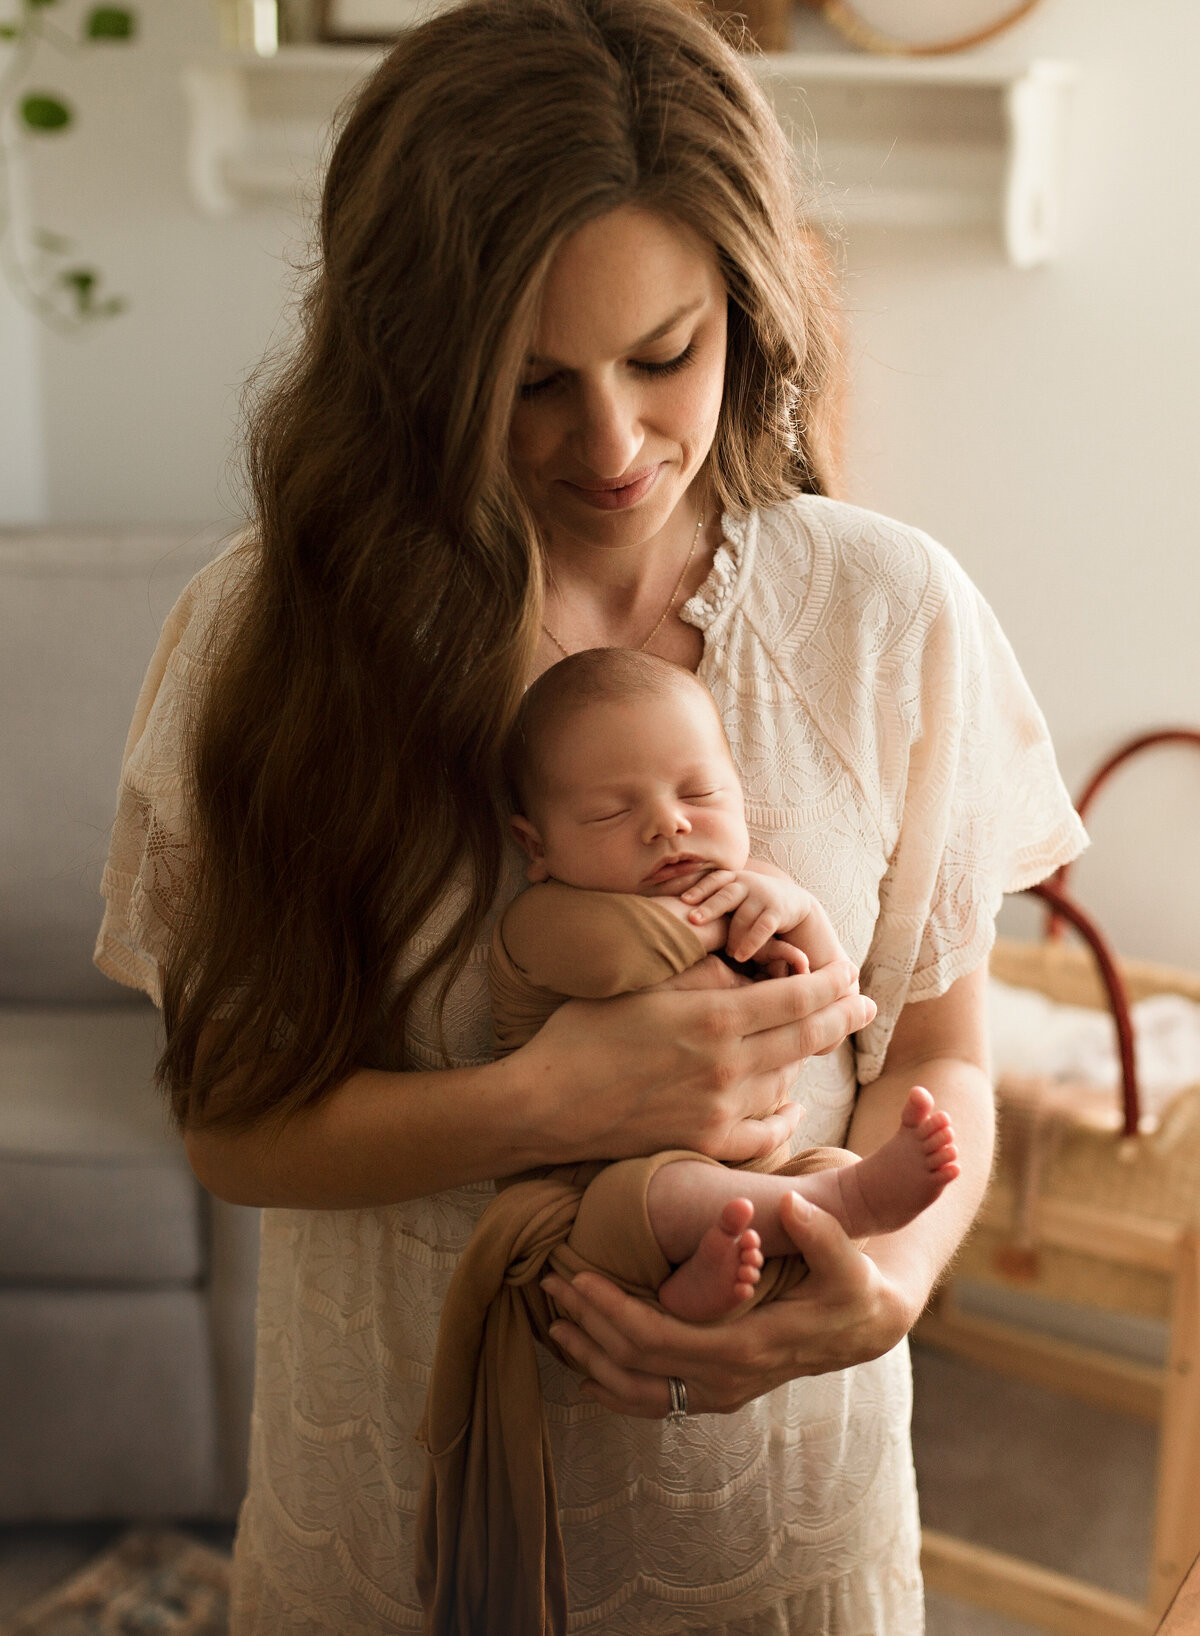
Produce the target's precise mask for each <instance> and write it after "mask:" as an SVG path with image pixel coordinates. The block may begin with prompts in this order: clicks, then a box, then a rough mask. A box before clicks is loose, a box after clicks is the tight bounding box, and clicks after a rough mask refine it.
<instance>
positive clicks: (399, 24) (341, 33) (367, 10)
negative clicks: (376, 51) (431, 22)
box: [319, 0, 440, 45]
mask: <svg viewBox="0 0 1200 1636" xmlns="http://www.w3.org/2000/svg"><path fill="white" fill-rule="evenodd" d="M439 9H440V7H439V5H438V0H322V3H321V8H320V25H319V26H320V37H321V39H322V40H325V41H327V42H330V43H332V44H336V45H385V44H387V43H388V42H389V41H392V40H394V39H395V38H396V36H397V35H398V34H402V33H403V32H404V30H405V29H406V28H411V27H412V26H413V24H414V23H419V22H422V21H423V20H424V19H425V18H426V17H428V16H429V15H430V14H431V13H432V12H435V11H437V10H439Z"/></svg>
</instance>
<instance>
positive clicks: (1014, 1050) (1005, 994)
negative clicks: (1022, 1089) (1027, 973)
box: [989, 977, 1200, 1132]
mask: <svg viewBox="0 0 1200 1636" xmlns="http://www.w3.org/2000/svg"><path fill="white" fill-rule="evenodd" d="M989 1010H990V1019H991V1043H992V1069H993V1073H994V1074H995V1077H996V1078H997V1079H1002V1078H1003V1077H1004V1076H1005V1075H1012V1076H1014V1077H1020V1078H1024V1077H1026V1076H1030V1075H1038V1076H1044V1077H1045V1078H1047V1079H1049V1080H1052V1081H1055V1082H1057V1083H1058V1084H1059V1085H1062V1086H1064V1087H1066V1086H1068V1085H1069V1086H1070V1087H1071V1096H1070V1101H1071V1103H1072V1111H1077V1112H1078V1114H1079V1117H1080V1118H1081V1120H1082V1121H1083V1122H1084V1123H1086V1124H1088V1125H1093V1126H1095V1127H1096V1128H1098V1129H1103V1130H1116V1129H1119V1128H1120V1124H1121V1105H1120V1093H1119V1091H1118V1090H1117V1087H1118V1085H1119V1084H1120V1077H1121V1069H1120V1058H1119V1056H1118V1054H1117V1029H1116V1024H1115V1023H1114V1022H1113V1019H1112V1017H1111V1015H1110V1014H1109V1013H1108V1012H1107V1011H1093V1010H1090V1009H1089V1008H1088V1007H1086V1006H1077V1005H1061V1004H1059V1003H1058V1001H1056V1000H1050V999H1047V998H1046V996H1045V995H1044V994H1040V993H1038V991H1037V990H1036V989H1029V988H1014V987H1012V985H1011V984H1008V983H1001V982H999V981H998V980H997V979H996V978H994V977H993V978H992V979H991V980H990V983H989ZM1131 1017H1132V1020H1133V1034H1134V1056H1135V1061H1136V1064H1137V1079H1138V1092H1139V1096H1140V1102H1141V1120H1140V1128H1141V1129H1142V1130H1143V1131H1147V1132H1150V1131H1154V1130H1157V1129H1158V1127H1159V1125H1160V1124H1161V1123H1162V1120H1163V1118H1164V1117H1165V1115H1166V1112H1167V1109H1168V1108H1169V1107H1170V1105H1171V1103H1172V1102H1173V1101H1174V1100H1175V1098H1176V1097H1177V1096H1178V1095H1179V1094H1180V1092H1182V1091H1186V1090H1189V1089H1191V1088H1192V1087H1193V1086H1200V1005H1197V1004H1196V1003H1195V1002H1194V1001H1192V1000H1186V999H1184V997H1183V996H1182V995H1181V994H1155V995H1152V996H1151V997H1150V998H1149V999H1147V1000H1139V1001H1138V1003H1137V1004H1136V1005H1135V1006H1133V1007H1132V1008H1131Z"/></svg>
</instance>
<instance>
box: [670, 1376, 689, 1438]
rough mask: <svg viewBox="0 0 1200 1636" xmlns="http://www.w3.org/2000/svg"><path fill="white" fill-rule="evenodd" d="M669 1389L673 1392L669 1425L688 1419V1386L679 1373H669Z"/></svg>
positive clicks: (675, 1424)
mask: <svg viewBox="0 0 1200 1636" xmlns="http://www.w3.org/2000/svg"><path fill="white" fill-rule="evenodd" d="M667 1391H668V1392H670V1394H671V1408H670V1412H669V1413H668V1415H667V1424H668V1426H677V1425H678V1424H679V1423H680V1421H681V1420H686V1419H687V1412H688V1401H687V1387H686V1386H685V1385H684V1384H683V1382H682V1381H681V1380H680V1378H679V1376H678V1375H668V1376H667Z"/></svg>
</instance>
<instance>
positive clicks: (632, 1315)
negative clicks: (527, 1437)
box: [545, 962, 994, 1417]
mask: <svg viewBox="0 0 1200 1636" xmlns="http://www.w3.org/2000/svg"><path fill="white" fill-rule="evenodd" d="M814 975H815V976H818V977H819V976H820V975H821V973H820V972H817V973H815V974H814ZM790 981H791V982H797V983H798V982H803V981H805V979H803V978H792V979H790ZM783 986H784V984H783V983H759V984H756V985H755V990H754V992H757V991H758V990H761V989H766V990H768V991H769V990H771V989H774V988H780V987H783ZM986 1010H987V965H986V962H985V963H984V964H982V965H980V966H979V967H978V968H977V969H976V970H975V971H974V972H970V973H968V974H967V975H966V976H964V977H960V978H959V979H958V980H957V982H955V983H953V984H952V985H951V987H950V988H949V989H948V990H947V991H946V992H945V993H944V994H942V995H940V996H939V997H938V998H937V999H933V1000H925V1001H921V1002H919V1003H916V1004H911V1005H908V1006H905V1008H904V1010H903V1012H902V1013H901V1015H900V1019H899V1021H898V1022H897V1024H896V1028H895V1030H894V1032H893V1035H892V1043H891V1045H890V1046H889V1049H888V1060H887V1062H886V1064H885V1068H884V1072H883V1073H882V1074H881V1075H880V1076H879V1078H878V1079H876V1080H874V1081H873V1082H872V1083H871V1084H869V1085H866V1086H864V1087H863V1088H862V1089H861V1090H860V1091H859V1093H858V1102H857V1104H856V1107H855V1111H854V1116H853V1118H852V1120H851V1124H850V1132H849V1138H848V1141H847V1146H848V1147H850V1148H851V1149H852V1150H854V1151H855V1152H857V1153H860V1154H865V1153H872V1152H874V1151H875V1149H876V1148H877V1147H879V1146H880V1145H881V1144H882V1143H883V1142H885V1141H886V1140H887V1139H888V1137H890V1136H891V1135H892V1133H893V1132H894V1131H895V1129H896V1126H897V1123H898V1121H899V1118H900V1111H901V1109H902V1107H903V1106H904V1103H905V1100H906V1098H907V1096H908V1091H909V1088H910V1087H911V1086H912V1085H913V1084H914V1083H919V1084H922V1085H927V1086H928V1087H929V1089H930V1090H931V1091H932V1092H933V1094H934V1097H935V1098H936V1101H937V1104H938V1106H939V1107H943V1108H945V1109H946V1111H947V1112H948V1113H949V1114H950V1117H951V1118H952V1119H953V1121H954V1129H955V1134H956V1136H957V1138H958V1145H959V1150H960V1153H961V1155H962V1159H963V1174H962V1177H961V1178H960V1180H959V1181H957V1182H956V1183H955V1185H954V1186H953V1187H951V1188H947V1189H946V1190H945V1191H944V1192H943V1193H942V1195H941V1196H940V1198H938V1199H937V1200H936V1202H935V1203H934V1204H932V1205H930V1206H929V1208H928V1209H927V1210H923V1211H922V1212H921V1214H920V1215H919V1216H917V1218H916V1219H915V1220H914V1221H911V1222H909V1224H908V1226H907V1227H904V1228H902V1229H901V1230H900V1231H899V1232H895V1233H888V1234H886V1235H885V1236H883V1237H880V1238H875V1239H872V1240H871V1241H870V1243H869V1244H868V1246H867V1250H866V1252H865V1253H864V1252H861V1251H859V1250H858V1249H857V1248H856V1247H855V1246H854V1244H852V1243H851V1241H850V1240H849V1239H848V1238H847V1237H846V1235H845V1233H844V1232H843V1231H842V1229H841V1227H840V1226H839V1224H838V1223H837V1222H836V1221H835V1220H834V1219H833V1217H832V1216H830V1215H827V1214H826V1213H825V1212H824V1211H823V1210H820V1209H817V1208H816V1207H815V1206H813V1205H811V1204H809V1203H807V1202H806V1201H804V1200H802V1199H799V1198H798V1197H797V1196H796V1195H795V1194H790V1195H788V1197H787V1198H786V1199H785V1200H784V1202H783V1203H782V1204H781V1206H780V1212H779V1213H780V1221H781V1222H782V1224H783V1227H784V1229H785V1230H786V1232H787V1234H788V1236H789V1237H790V1238H791V1239H792V1241H793V1242H794V1243H795V1245H796V1248H797V1250H799V1251H800V1253H801V1254H802V1255H803V1256H804V1258H805V1260H806V1261H807V1262H808V1266H809V1274H808V1277H807V1278H805V1279H804V1280H803V1281H802V1282H801V1283H800V1284H798V1285H797V1286H796V1288H795V1289H794V1290H793V1291H792V1292H791V1293H790V1294H789V1295H788V1296H786V1297H784V1298H783V1299H781V1300H778V1301H775V1302H773V1303H771V1304H768V1305H764V1306H762V1307H757V1308H755V1309H754V1310H752V1311H750V1312H747V1313H745V1314H744V1316H741V1317H738V1318H736V1319H735V1320H734V1321H733V1322H730V1323H726V1324H722V1325H717V1326H704V1325H699V1324H688V1323H684V1322H682V1321H681V1320H680V1319H678V1318H672V1317H670V1316H669V1315H668V1314H666V1313H663V1312H659V1311H657V1310H656V1309H655V1308H654V1307H651V1306H648V1305H646V1304H644V1303H643V1302H641V1301H636V1300H633V1299H632V1298H631V1297H629V1296H626V1295H624V1294H623V1293H622V1292H621V1291H620V1290H619V1289H617V1288H616V1286H615V1285H613V1284H611V1283H609V1281H608V1280H607V1279H605V1278H601V1277H600V1276H599V1274H597V1273H581V1274H580V1275H579V1277H578V1278H576V1279H575V1281H574V1283H572V1284H567V1283H566V1282H565V1281H564V1280H563V1279H561V1278H558V1277H556V1276H555V1277H552V1278H550V1279H549V1280H548V1281H547V1282H546V1286H545V1287H546V1288H547V1290H548V1291H549V1293H550V1294H551V1295H552V1296H553V1297H554V1299H555V1300H556V1301H557V1302H558V1303H559V1305H560V1307H561V1309H562V1310H563V1311H564V1312H566V1313H567V1314H568V1320H567V1321H566V1322H565V1323H564V1325H563V1327H562V1332H561V1334H560V1333H559V1331H558V1326H557V1325H556V1326H555V1329H554V1332H553V1333H554V1338H555V1339H556V1340H557V1341H558V1344H559V1345H560V1346H561V1347H562V1349H563V1351H564V1352H565V1353H567V1355H568V1356H569V1357H570V1358H571V1359H572V1361H573V1362H574V1363H575V1364H576V1365H577V1366H578V1367H579V1368H580V1369H581V1370H582V1371H583V1372H584V1373H585V1374H586V1375H587V1376H588V1377H589V1378H588V1383H587V1384H586V1385H585V1386H584V1387H583V1390H584V1391H585V1392H586V1393H587V1394H588V1395H589V1396H590V1397H592V1398H593V1399H594V1400H595V1401H596V1402H597V1403H602V1404H603V1405H604V1406H605V1407H606V1408H609V1409H613V1410H615V1411H617V1412H618V1413H620V1414H632V1415H643V1416H651V1417H653V1416H659V1417H661V1416H662V1415H665V1414H666V1413H667V1410H668V1408H669V1397H668V1391H667V1383H666V1379H665V1377H666V1376H667V1375H677V1376H678V1377H679V1378H680V1379H681V1380H682V1381H683V1382H684V1383H685V1385H686V1386H687V1389H688V1407H689V1410H690V1412H691V1413H693V1414H729V1413H732V1412H733V1411H734V1410H735V1409H740V1408H741V1407H742V1406H743V1404H745V1403H748V1402H749V1401H750V1400H751V1399H752V1398H755V1397H758V1396H759V1395H760V1394H761V1393H763V1392H769V1391H770V1390H771V1389H772V1388H773V1387H775V1386H779V1385H781V1384H782V1383H783V1382H784V1381H785V1380H792V1379H794V1378H795V1377H796V1376H798V1375H815V1374H824V1373H825V1372H827V1371H829V1370H833V1369H845V1368H847V1367H848V1366H849V1365H851V1364H855V1363H866V1362H868V1361H869V1360H870V1359H871V1358H876V1357H879V1356H880V1355H881V1354H882V1353H884V1352H886V1351H888V1350H889V1349H890V1348H891V1347H893V1346H895V1345H896V1344H897V1342H899V1341H900V1340H901V1339H902V1337H903V1336H904V1335H905V1334H906V1333H907V1332H908V1330H909V1329H910V1328H911V1327H912V1325H913V1324H914V1323H915V1322H916V1320H917V1317H918V1316H919V1314H920V1312H921V1309H922V1307H923V1306H924V1305H925V1302H926V1301H927V1300H928V1298H929V1293H930V1291H931V1290H932V1288H933V1286H934V1284H935V1283H936V1282H937V1279H938V1277H939V1275H940V1273H941V1270H942V1268H943V1267H944V1266H945V1265H946V1263H947V1262H948V1261H949V1259H950V1257H951V1256H952V1255H953V1253H954V1250H955V1248H956V1246H957V1245H958V1244H959V1243H960V1242H961V1240H962V1237H963V1235H964V1233H965V1232H966V1230H967V1228H968V1227H969V1226H970V1224H971V1221H972V1220H973V1219H974V1216H975V1212H976V1210H977V1209H978V1207H979V1201H980V1199H981V1197H982V1194H983V1189H984V1186H985V1184H986V1182H987V1177H988V1171H989V1169H990V1166H991V1156H992V1130H993V1120H994V1114H993V1108H992V1095H991V1083H990V1079H989V1076H988V1073H987V1067H986V1064H987V1026H986Z"/></svg>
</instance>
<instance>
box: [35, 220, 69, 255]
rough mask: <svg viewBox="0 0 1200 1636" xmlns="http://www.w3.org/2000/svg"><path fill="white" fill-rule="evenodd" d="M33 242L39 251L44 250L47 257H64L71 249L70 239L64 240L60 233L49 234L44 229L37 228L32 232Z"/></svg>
mask: <svg viewBox="0 0 1200 1636" xmlns="http://www.w3.org/2000/svg"><path fill="white" fill-rule="evenodd" d="M33 242H34V244H36V245H37V247H38V249H39V250H45V252H46V254H47V255H51V256H65V255H66V253H67V251H68V250H70V249H72V248H73V244H72V241H71V240H70V239H64V238H63V236H62V234H61V233H51V232H50V231H49V230H48V229H47V228H45V227H37V228H35V229H34V232H33Z"/></svg>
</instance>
